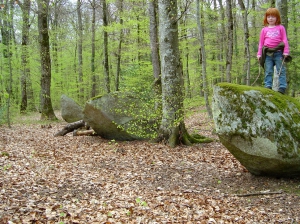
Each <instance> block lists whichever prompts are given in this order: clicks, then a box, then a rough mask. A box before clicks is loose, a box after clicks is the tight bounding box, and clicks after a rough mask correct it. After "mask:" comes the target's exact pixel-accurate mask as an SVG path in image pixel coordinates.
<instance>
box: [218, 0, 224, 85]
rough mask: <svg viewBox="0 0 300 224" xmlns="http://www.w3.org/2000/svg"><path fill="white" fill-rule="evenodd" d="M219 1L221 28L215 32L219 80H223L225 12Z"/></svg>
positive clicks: (220, 0) (219, 0)
mask: <svg viewBox="0 0 300 224" xmlns="http://www.w3.org/2000/svg"><path fill="white" fill-rule="evenodd" d="M218 2H219V6H220V10H219V12H220V21H221V28H220V30H218V32H217V34H218V39H219V46H220V47H219V51H220V52H219V61H220V65H219V72H220V74H221V82H224V80H225V78H224V74H225V72H224V71H225V69H224V48H225V47H224V45H225V43H226V38H225V25H224V23H223V21H225V13H224V8H223V3H222V0H218Z"/></svg>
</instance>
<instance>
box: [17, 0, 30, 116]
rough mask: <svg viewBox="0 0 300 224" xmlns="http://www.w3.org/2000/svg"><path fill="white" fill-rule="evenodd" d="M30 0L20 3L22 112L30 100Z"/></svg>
mask: <svg viewBox="0 0 300 224" xmlns="http://www.w3.org/2000/svg"><path fill="white" fill-rule="evenodd" d="M30 3H31V1H30V0H24V3H23V4H20V3H19V4H20V7H21V10H22V18H23V24H22V55H21V68H22V69H21V72H22V74H21V105H20V112H21V113H22V112H25V111H26V110H27V102H28V95H27V92H28V84H29V77H30V66H29V63H28V57H29V54H28V43H29V41H28V39H29V13H30Z"/></svg>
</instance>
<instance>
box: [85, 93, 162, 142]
mask: <svg viewBox="0 0 300 224" xmlns="http://www.w3.org/2000/svg"><path fill="white" fill-rule="evenodd" d="M148 102H149V101H147V100H145V99H141V98H140V97H139V96H137V95H135V94H133V93H124V92H112V93H109V94H105V95H103V96H98V97H95V98H93V99H91V100H89V101H88V102H87V103H86V104H85V108H84V111H83V113H84V119H83V120H84V121H85V122H87V124H88V125H89V126H91V127H92V128H93V130H94V131H95V132H96V134H98V135H100V136H101V137H103V138H105V139H110V140H120V141H131V140H143V139H151V138H152V137H153V136H154V135H155V134H156V130H157V127H158V124H157V123H156V122H155V121H156V120H155V119H154V118H155V116H156V115H155V112H154V110H152V108H150V106H149V105H151V103H148ZM152 118H153V119H152ZM157 121H158V120H157Z"/></svg>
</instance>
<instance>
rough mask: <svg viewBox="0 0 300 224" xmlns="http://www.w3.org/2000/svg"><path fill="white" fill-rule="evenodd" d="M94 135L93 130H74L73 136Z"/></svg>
mask: <svg viewBox="0 0 300 224" xmlns="http://www.w3.org/2000/svg"><path fill="white" fill-rule="evenodd" d="M83 135H96V133H95V131H94V130H74V131H73V136H83Z"/></svg>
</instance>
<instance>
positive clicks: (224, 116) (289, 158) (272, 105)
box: [212, 83, 300, 177]
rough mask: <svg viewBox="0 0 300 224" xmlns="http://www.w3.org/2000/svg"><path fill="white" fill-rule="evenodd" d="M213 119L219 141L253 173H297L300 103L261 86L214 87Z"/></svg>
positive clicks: (299, 172) (299, 174) (276, 174)
mask: <svg viewBox="0 0 300 224" xmlns="http://www.w3.org/2000/svg"><path fill="white" fill-rule="evenodd" d="M212 106H213V119H214V123H215V128H216V132H217V134H218V136H219V139H220V141H221V142H222V144H223V145H224V146H225V147H226V148H227V149H228V150H229V151H230V152H231V153H232V154H233V156H235V157H236V159H237V160H239V161H240V163H241V164H242V165H244V166H245V167H246V168H247V169H248V170H249V172H251V173H252V174H255V175H268V176H275V177H293V176H300V112H299V111H300V104H299V102H298V101H297V100H295V99H294V98H291V97H289V96H286V95H282V94H280V93H278V92H275V91H273V90H269V89H266V88H261V87H250V86H243V85H235V84H229V83H220V84H218V85H216V86H214V95H213V103H212Z"/></svg>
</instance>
